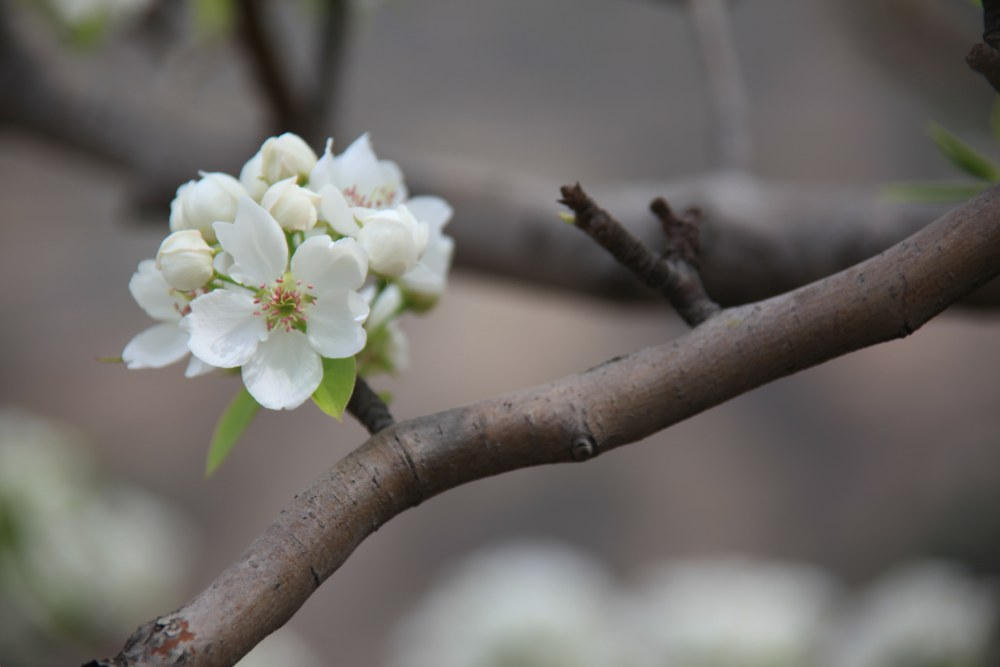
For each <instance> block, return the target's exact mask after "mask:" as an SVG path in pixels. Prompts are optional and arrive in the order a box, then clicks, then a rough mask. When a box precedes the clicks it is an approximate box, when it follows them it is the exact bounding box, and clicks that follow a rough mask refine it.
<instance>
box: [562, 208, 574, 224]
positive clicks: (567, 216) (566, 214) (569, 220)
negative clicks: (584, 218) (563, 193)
mask: <svg viewBox="0 0 1000 667" xmlns="http://www.w3.org/2000/svg"><path fill="white" fill-rule="evenodd" d="M558 213H559V219H560V220H562V221H563V222H565V223H566V224H567V225H575V224H576V214H575V213H573V212H572V211H559V212H558Z"/></svg>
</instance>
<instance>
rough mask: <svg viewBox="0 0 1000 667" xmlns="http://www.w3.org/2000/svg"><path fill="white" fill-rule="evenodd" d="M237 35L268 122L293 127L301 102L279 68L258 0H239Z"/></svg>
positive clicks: (287, 127) (237, 4) (288, 127)
mask: <svg viewBox="0 0 1000 667" xmlns="http://www.w3.org/2000/svg"><path fill="white" fill-rule="evenodd" d="M236 7H237V8H238V11H239V38H240V43H241V44H242V45H243V47H244V50H245V51H246V53H247V55H248V56H249V58H250V61H251V62H252V64H253V68H254V74H255V75H256V77H257V82H258V84H259V85H260V88H261V90H262V92H263V93H264V97H265V98H266V99H267V102H268V104H269V105H270V107H271V115H272V123H273V126H274V127H275V128H277V130H278V131H279V132H284V131H286V130H289V129H295V121H296V119H298V118H299V117H300V116H301V108H300V107H301V105H300V103H299V101H298V99H297V98H296V96H295V92H294V91H293V90H292V87H291V83H290V82H289V79H288V76H287V74H286V73H285V72H284V71H283V70H282V65H281V60H280V59H279V58H278V54H277V52H276V49H275V48H274V44H273V43H272V39H271V38H270V37H269V36H268V34H267V29H266V27H265V25H264V24H265V21H264V20H263V17H262V16H261V11H263V7H262V3H261V1H260V0H239V2H237V3H236Z"/></svg>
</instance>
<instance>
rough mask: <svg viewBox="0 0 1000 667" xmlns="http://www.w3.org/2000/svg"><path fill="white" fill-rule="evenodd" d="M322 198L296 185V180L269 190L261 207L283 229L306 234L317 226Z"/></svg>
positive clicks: (275, 185)
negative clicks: (317, 209)
mask: <svg viewBox="0 0 1000 667" xmlns="http://www.w3.org/2000/svg"><path fill="white" fill-rule="evenodd" d="M319 201H320V196H319V195H318V194H316V193H315V192H313V191H311V190H306V189H305V188H302V187H299V186H298V185H296V184H295V178H294V177H289V178H286V179H285V180H283V181H278V182H277V183H275V184H274V185H272V186H271V187H269V188H268V189H267V192H265V193H264V197H263V198H262V199H261V200H260V205H261V206H263V207H264V208H265V209H267V211H268V213H270V214H271V215H272V216H273V217H274V219H275V220H277V221H278V224H279V225H281V228H282V229H285V230H287V231H290V232H295V231H298V232H305V231H309V230H310V229H312V228H313V227H315V226H316V206H317V205H318V204H319Z"/></svg>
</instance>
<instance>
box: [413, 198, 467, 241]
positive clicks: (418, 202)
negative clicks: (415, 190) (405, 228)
mask: <svg viewBox="0 0 1000 667" xmlns="http://www.w3.org/2000/svg"><path fill="white" fill-rule="evenodd" d="M406 207H407V208H409V209H410V213H412V214H413V217H415V218H416V219H417V220H419V221H421V222H426V223H427V224H428V225H430V227H431V234H432V235H433V234H434V230H437V231H441V228H443V227H444V226H445V225H446V224H448V221H449V220H451V216H452V215H453V214H454V213H455V210H454V209H453V208H452V207H451V204H449V203H448V202H446V201H445V200H443V199H441V198H440V197H432V196H429V195H423V196H420V197H414V198H413V199H409V200H407V202H406Z"/></svg>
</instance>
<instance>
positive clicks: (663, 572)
mask: <svg viewBox="0 0 1000 667" xmlns="http://www.w3.org/2000/svg"><path fill="white" fill-rule="evenodd" d="M836 593H837V587H836V586H835V584H834V582H833V580H832V579H831V578H830V576H829V575H827V574H825V573H823V572H822V571H820V570H818V569H815V568H810V567H807V566H804V565H794V564H791V563H781V562H763V561H755V560H750V559H743V558H719V559H705V560H691V561H679V562H674V563H667V564H664V565H661V566H659V567H657V568H656V569H654V570H652V571H650V572H649V573H647V574H646V575H645V576H644V577H643V578H642V579H641V580H640V583H639V585H638V586H636V587H635V589H634V591H633V592H632V593H631V594H629V599H628V600H627V601H626V603H625V609H626V610H627V611H626V612H625V613H626V614H627V616H628V621H627V623H626V626H627V627H628V628H629V629H630V633H632V635H633V637H634V641H633V642H631V645H632V647H633V649H634V651H635V656H636V657H635V659H634V661H633V662H634V664H636V665H642V666H643V667H646V666H648V667H654V666H656V667H659V666H662V665H677V666H678V667H709V666H713V667H714V666H718V667H786V666H787V667H799V666H802V665H810V664H814V658H813V653H814V652H815V650H816V646H817V644H818V639H819V637H820V635H821V632H822V630H823V628H824V625H825V623H827V622H828V620H829V617H830V615H831V613H832V611H833V604H834V602H835V600H836Z"/></svg>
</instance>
